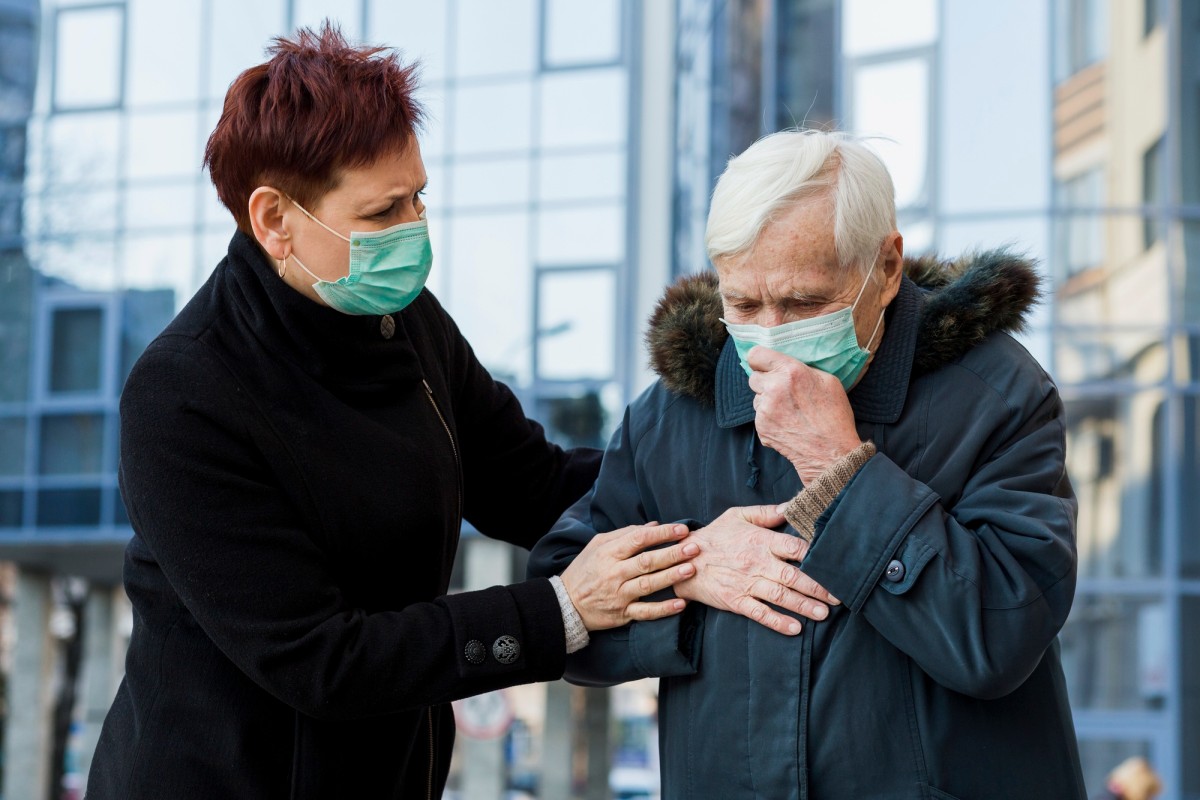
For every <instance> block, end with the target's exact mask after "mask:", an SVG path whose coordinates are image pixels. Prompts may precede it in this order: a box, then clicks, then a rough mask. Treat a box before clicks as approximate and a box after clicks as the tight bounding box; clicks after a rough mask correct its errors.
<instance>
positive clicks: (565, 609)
mask: <svg viewBox="0 0 1200 800" xmlns="http://www.w3.org/2000/svg"><path fill="white" fill-rule="evenodd" d="M550 585H551V586H553V587H554V594H555V596H556V597H558V608H559V610H560V611H562V618H563V631H564V633H565V634H566V637H567V653H568V655H569V654H571V653H574V652H577V651H579V650H582V649H583V648H585V647H587V646H588V642H590V641H591V638H590V637H589V636H588V632H587V628H585V627H584V625H583V617H581V616H579V611H578V610H576V608H575V604H574V603H572V602H571V595H569V594H567V587H566V586H564V585H563V582H562V578H560V577H558V576H557V575H553V576H551V577H550Z"/></svg>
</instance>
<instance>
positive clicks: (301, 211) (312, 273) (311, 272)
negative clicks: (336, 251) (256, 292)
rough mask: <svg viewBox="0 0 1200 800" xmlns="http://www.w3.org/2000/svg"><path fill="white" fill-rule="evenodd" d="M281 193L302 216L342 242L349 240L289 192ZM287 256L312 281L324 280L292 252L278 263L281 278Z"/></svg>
mask: <svg viewBox="0 0 1200 800" xmlns="http://www.w3.org/2000/svg"><path fill="white" fill-rule="evenodd" d="M282 194H283V196H284V197H286V198H287V199H288V200H291V202H292V205H294V206H295V207H296V208H298V209H300V213H302V214H304V216H306V217H308V218H309V219H311V220H312V221H313V222H315V223H317V224H318V225H320V226H321V227H322V228H324V229H325V230H327V231H329V232H330V233H332V234H333V235H334V236H336V237H338V238H339V239H341V240H342V241H344V242H349V241H350V240H349V239H347V238H346V237H345V236H342V235H341V234H340V233H338V232H337V231H335V230H334V229H333V228H331V227H329V226H328V225H326V224H325V223H324V222H321V220H319V219H317V218H316V217H314V216H313V215H312V214H310V213H308V209H306V208H305V207H304V206H302V205H300V204H299V203H297V202H296V201H295V200H294V199H292V196H291V195H290V194H288V193H287V192H282ZM288 258H292V259H295V261H296V263H297V264H298V265H299V266H300V269H302V270H304V271H305V272H307V273H308V274H309V277H311V278H312V279H313V280H314V281H317V282H318V283H323V282H324V281H323V279H322V278H320V277H318V276H317V275H316V273H314V272H313V271H312V270H311V269H309V268H308V267H306V266H304V262H303V261H301V260H300V259H299V258H297V257H296V254H295V253H292V254H290V255H289V256H284V258H283V260H282V261H281V262H280V263H279V277H281V278H282V277H283V276H284V273H286V272H287V260H288Z"/></svg>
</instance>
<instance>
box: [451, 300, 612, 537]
mask: <svg viewBox="0 0 1200 800" xmlns="http://www.w3.org/2000/svg"><path fill="white" fill-rule="evenodd" d="M429 299H430V300H431V301H432V307H433V311H434V313H435V314H436V315H437V316H438V317H439V318H440V324H441V326H442V328H443V330H444V332H445V336H446V343H447V355H446V367H447V371H448V374H449V376H450V380H451V381H452V387H451V391H452V392H453V393H454V400H453V402H454V417H455V422H456V425H457V428H458V433H459V441H460V444H461V447H462V463H463V483H464V492H465V499H466V507H465V509H464V516H465V517H466V518H467V519H468V520H469V521H470V522H471V524H472V525H474V526H475V527H476V528H477V529H478V530H479V531H480V532H481V533H483V534H484V535H485V536H489V537H491V538H494V539H502V540H504V541H506V542H510V543H512V544H515V545H518V546H520V547H523V548H525V549H527V550H528V549H529V548H530V547H532V546H533V544H534V543H535V542H536V541H537V540H538V539H539V538H541V537H542V536H543V535H544V534H545V533H546V532H547V531H549V530H550V526H551V525H553V524H554V522H555V520H557V519H558V518H559V516H560V515H561V514H562V513H563V512H564V511H565V510H566V509H567V508H568V507H569V506H570V505H571V504H572V503H574V502H575V501H576V500H578V499H579V497H580V496H581V495H583V493H584V492H586V491H587V490H588V489H590V488H591V486H592V483H593V482H594V481H595V480H596V473H597V472H598V470H599V469H600V457H601V455H602V453H601V451H600V450H597V449H595V448H592V447H578V448H574V449H569V450H564V449H563V448H561V447H559V446H558V445H556V444H554V443H552V442H550V441H548V440H547V439H546V434H545V431H544V430H543V429H542V426H541V425H539V424H538V423H537V422H535V421H534V420H531V419H529V418H527V417H526V416H525V412H524V411H523V410H522V408H521V403H520V402H519V401H518V400H517V398H516V396H515V395H514V394H513V393H512V391H511V390H510V389H509V388H508V387H507V386H505V385H504V384H503V383H501V382H499V381H496V380H494V379H493V378H492V376H491V375H490V374H489V373H488V371H487V370H486V369H485V368H484V367H483V365H482V364H480V363H479V359H478V358H476V357H475V352H474V350H473V349H472V348H471V345H470V344H469V343H468V342H467V340H466V339H465V338H464V337H463V335H462V333H461V332H460V331H459V330H458V326H457V325H456V324H455V323H454V320H453V319H451V318H450V316H449V315H448V314H446V312H445V311H444V310H443V309H442V308H441V306H440V305H438V304H437V300H436V299H434V298H433V297H432V296H431V297H430V298H429Z"/></svg>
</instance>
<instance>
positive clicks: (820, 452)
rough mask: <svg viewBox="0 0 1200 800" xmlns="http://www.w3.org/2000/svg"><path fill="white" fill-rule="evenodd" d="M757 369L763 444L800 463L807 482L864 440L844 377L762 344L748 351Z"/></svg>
mask: <svg viewBox="0 0 1200 800" xmlns="http://www.w3.org/2000/svg"><path fill="white" fill-rule="evenodd" d="M746 362H747V363H748V364H750V366H751V368H753V369H754V374H752V375H751V376H750V388H751V389H753V390H754V395H755V397H754V413H755V416H754V427H755V428H756V429H757V430H758V438H759V439H760V440H761V441H762V443H763V445H764V446H766V447H769V448H771V449H772V450H774V451H776V452H777V453H779V454H780V455H782V456H783V457H784V458H786V459H787V460H788V461H790V462H792V465H793V466H795V468H796V472H797V473H799V475H800V480H802V481H803V482H804V484H805V485H806V486H807V485H808V484H810V483H812V482H813V481H814V480H816V478H817V476H818V475H820V474H821V473H822V472H824V471H825V468H826V467H828V466H829V465H830V464H832V463H833V462H835V461H837V460H838V459H839V458H841V457H842V456H844V455H846V454H847V453H849V452H850V451H851V450H853V449H854V448H856V447H858V446H859V445H860V444H862V440H861V439H859V438H858V432H857V431H856V430H855V428H854V412H853V411H852V410H851V408H850V401H849V400H848V399H847V398H846V391H845V390H844V389H843V388H842V384H841V381H839V380H838V379H837V378H835V377H834V376H832V375H830V374H829V373H827V372H821V371H820V370H819V369H814V368H812V367H810V366H808V365H807V364H803V363H801V362H799V361H797V360H796V359H794V358H792V357H791V356H785V355H783V354H782V353H777V352H775V351H774V350H770V349H768V348H766V347H763V346H761V345H759V346H756V347H754V348H753V349H752V350H751V351H750V352H749V353H747V354H746Z"/></svg>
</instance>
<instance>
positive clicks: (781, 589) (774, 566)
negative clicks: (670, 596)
mask: <svg viewBox="0 0 1200 800" xmlns="http://www.w3.org/2000/svg"><path fill="white" fill-rule="evenodd" d="M783 522H784V517H783V515H782V514H780V513H779V512H778V511H777V510H776V508H775V506H747V507H745V508H731V509H729V510H728V511H726V512H725V513H724V514H722V515H721V516H719V517H717V518H716V519H715V520H713V523H712V524H711V525H709V526H707V527H704V528H701V529H700V530H698V531H693V532H692V535H691V537H690V538H691V539H694V540H695V542H696V543H697V544H699V546H700V551H701V552H700V556H699V557H698V558H696V560H695V567H696V570H697V573H696V577H695V578H693V579H691V580H687V581H684V582H681V583H680V584H679V586H678V587H677V588H676V593H677V594H678V595H679V596H680V597H685V598H687V599H689V600H695V601H697V602H700V603H704V604H705V605H707V606H710V607H712V608H719V609H721V610H723V611H732V612H734V613H735V614H741V615H742V616H744V617H749V618H750V619H752V620H754V621H755V622H757V623H759V624H761V625H765V626H766V627H768V628H770V629H771V630H773V631H777V632H779V633H782V634H785V635H788V636H795V635H796V634H798V633H799V632H800V622H799V621H797V620H796V619H794V618H792V617H790V616H788V615H786V614H780V613H779V612H778V611H775V610H774V609H772V608H771V606H770V605H767V604H768V603H770V604H772V605H776V606H779V607H780V608H786V609H788V610H790V611H794V612H796V613H797V614H799V615H801V616H803V617H808V618H809V619H814V620H822V619H825V618H826V617H828V616H829V606H830V605H837V603H838V600H837V599H836V598H835V597H834V596H833V595H831V594H830V593H829V592H827V591H825V589H824V588H823V587H822V586H820V585H819V584H818V583H817V582H816V581H814V580H813V579H812V578H810V577H808V576H807V575H805V574H804V573H803V572H801V571H800V570H799V569H798V568H797V567H796V566H795V565H793V564H791V563H789V562H792V561H800V560H801V559H803V558H804V556H805V554H806V553H807V552H808V543H807V542H805V541H804V540H803V539H800V538H798V537H796V536H791V535H789V534H786V533H776V532H775V531H772V530H768V529H769V528H773V527H775V526H776V525H782V524H783ZM689 566H690V565H689Z"/></svg>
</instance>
